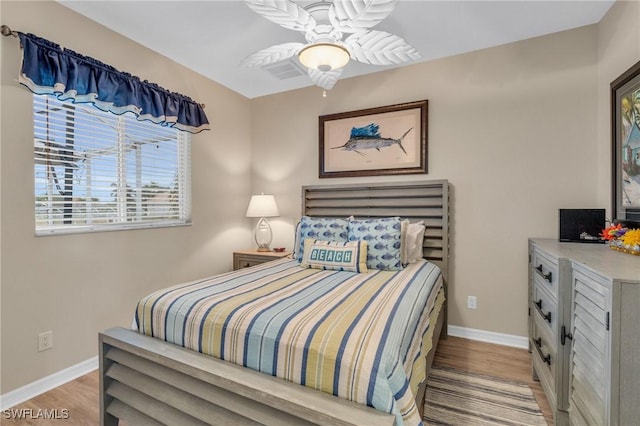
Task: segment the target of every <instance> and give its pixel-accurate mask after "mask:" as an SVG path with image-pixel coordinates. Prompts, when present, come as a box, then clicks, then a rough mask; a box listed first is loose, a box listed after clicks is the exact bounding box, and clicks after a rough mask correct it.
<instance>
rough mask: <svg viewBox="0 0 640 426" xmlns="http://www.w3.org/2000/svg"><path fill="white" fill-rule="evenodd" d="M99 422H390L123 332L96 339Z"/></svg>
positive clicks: (339, 401) (340, 402) (344, 402)
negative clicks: (98, 379)
mask: <svg viewBox="0 0 640 426" xmlns="http://www.w3.org/2000/svg"><path fill="white" fill-rule="evenodd" d="M99 342H100V424H101V425H105V426H111V425H117V424H118V421H119V419H122V420H124V421H125V422H127V424H131V425H160V424H176V425H185V424H189V425H218V424H227V425H228V424H234V425H235V424H239V425H240V424H242V425H274V426H275V425H278V426H280V425H363V424H366V425H372V426H373V425H393V423H394V420H395V418H394V416H392V415H390V414H387V413H383V412H381V411H378V410H375V409H373V408H370V407H366V406H363V405H359V404H356V403H353V402H350V401H347V400H343V399H340V398H337V397H335V396H332V395H329V394H326V393H324V392H320V391H317V390H314V389H309V388H305V387H303V386H300V385H297V384H295V383H290V382H288V381H286V380H282V379H279V378H276V377H271V376H268V375H266V374H263V373H259V372H255V371H253V370H249V369H246V368H242V367H240V366H237V365H234V364H231V363H227V362H224V361H221V360H218V359H216V358H212V357H209V356H205V355H202V354H200V353H198V352H193V351H190V350H187V349H184V348H181V347H179V346H176V345H171V344H168V343H166V342H163V341H160V340H157V339H154V338H151V337H148V336H144V335H142V334H139V333H137V332H134V331H131V330H127V329H124V328H111V329H109V330H106V331H105V332H104V333H100V335H99Z"/></svg>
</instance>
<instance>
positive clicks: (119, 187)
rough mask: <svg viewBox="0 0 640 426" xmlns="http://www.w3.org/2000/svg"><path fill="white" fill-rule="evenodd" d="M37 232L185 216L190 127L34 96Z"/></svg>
mask: <svg viewBox="0 0 640 426" xmlns="http://www.w3.org/2000/svg"><path fill="white" fill-rule="evenodd" d="M33 122H34V160H35V220H36V234H37V235H47V234H51V233H69V232H90V231H105V230H113V229H127V228H145V227H155V226H172V225H182V224H188V223H190V222H191V201H190V198H191V197H190V194H191V188H190V167H191V159H190V150H189V140H190V138H189V134H188V133H186V132H181V131H178V130H176V129H173V128H171V127H163V126H160V125H158V124H155V123H152V122H150V121H137V120H136V117H135V116H134V115H133V114H130V113H126V114H123V115H115V114H112V113H108V112H103V111H100V110H99V109H97V108H95V107H94V106H92V105H90V104H73V103H70V102H63V101H60V100H58V99H56V98H55V97H53V96H46V95H45V96H42V95H34V97H33Z"/></svg>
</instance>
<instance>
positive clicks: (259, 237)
mask: <svg viewBox="0 0 640 426" xmlns="http://www.w3.org/2000/svg"><path fill="white" fill-rule="evenodd" d="M272 235H273V234H272V233H271V226H270V225H269V221H267V219H266V218H264V217H261V218H260V220H259V221H258V224H257V225H256V231H255V239H256V244H257V245H258V251H261V252H264V251H271V248H270V247H269V246H270V245H271V239H272Z"/></svg>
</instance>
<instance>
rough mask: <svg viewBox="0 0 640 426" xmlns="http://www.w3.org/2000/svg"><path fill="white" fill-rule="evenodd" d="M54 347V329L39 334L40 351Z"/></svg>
mask: <svg viewBox="0 0 640 426" xmlns="http://www.w3.org/2000/svg"><path fill="white" fill-rule="evenodd" d="M51 348H53V331H45V332H44V333H40V334H38V352H42V351H46V350H47V349H51Z"/></svg>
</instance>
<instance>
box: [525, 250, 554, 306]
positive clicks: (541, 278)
mask: <svg viewBox="0 0 640 426" xmlns="http://www.w3.org/2000/svg"><path fill="white" fill-rule="evenodd" d="M531 267H532V268H533V277H534V282H535V283H536V284H541V285H542V286H543V287H544V288H546V289H547V290H548V291H549V294H550V295H551V297H553V300H554V301H557V300H558V275H559V269H558V261H557V260H556V259H555V258H553V257H549V256H547V255H545V253H544V252H543V251H542V250H540V249H539V248H537V247H536V248H535V250H534V251H533V259H532V261H531Z"/></svg>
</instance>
